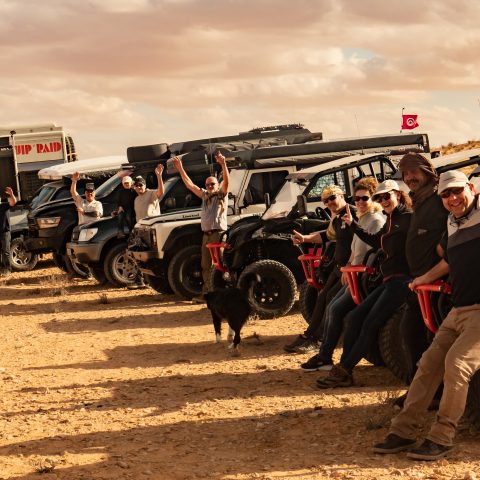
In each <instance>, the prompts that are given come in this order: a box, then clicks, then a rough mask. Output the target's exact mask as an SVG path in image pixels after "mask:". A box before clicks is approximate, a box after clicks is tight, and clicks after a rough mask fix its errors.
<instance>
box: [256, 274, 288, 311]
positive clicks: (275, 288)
mask: <svg viewBox="0 0 480 480" xmlns="http://www.w3.org/2000/svg"><path fill="white" fill-rule="evenodd" d="M281 291H282V287H281V285H280V284H279V283H278V282H277V280H276V279H274V278H268V277H267V278H265V277H262V280H261V282H254V283H253V285H252V296H253V298H254V299H255V302H256V303H258V304H259V305H264V306H269V307H270V306H271V307H273V306H275V305H276V304H277V303H278V301H279V300H280V294H281Z"/></svg>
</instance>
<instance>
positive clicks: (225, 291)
mask: <svg viewBox="0 0 480 480" xmlns="http://www.w3.org/2000/svg"><path fill="white" fill-rule="evenodd" d="M204 297H205V300H206V301H207V307H208V308H209V309H210V311H211V312H212V320H213V327H214V328H215V336H216V339H217V342H219V341H220V339H221V322H222V319H223V320H226V321H227V322H228V326H229V327H230V328H229V332H228V337H227V340H229V341H232V337H233V348H234V350H236V349H237V347H238V344H239V343H240V330H241V329H242V327H243V325H244V324H245V322H246V321H247V318H248V317H249V315H250V311H251V308H250V304H249V303H248V300H247V299H246V298H245V294H244V293H243V291H242V290H240V289H239V288H222V289H218V290H215V291H213V292H208V293H206V294H205V295H204ZM233 333H235V336H233Z"/></svg>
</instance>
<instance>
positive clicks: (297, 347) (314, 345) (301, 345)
mask: <svg viewBox="0 0 480 480" xmlns="http://www.w3.org/2000/svg"><path fill="white" fill-rule="evenodd" d="M319 348H320V343H319V342H318V341H317V340H315V339H313V338H311V337H307V336H305V335H299V336H298V337H297V338H296V339H295V340H294V341H293V342H292V343H288V344H287V345H285V346H284V347H283V349H284V350H285V351H286V352H288V353H308V352H315V351H316V350H318V349H319Z"/></svg>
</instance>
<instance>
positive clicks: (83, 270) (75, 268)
mask: <svg viewBox="0 0 480 480" xmlns="http://www.w3.org/2000/svg"><path fill="white" fill-rule="evenodd" d="M64 258H65V269H66V270H67V273H68V274H69V275H71V276H72V277H78V278H83V279H86V278H88V277H89V276H90V269H89V268H88V267H87V266H86V265H82V264H81V263H78V262H75V261H74V260H72V259H71V258H70V257H69V256H68V255H65V257H64Z"/></svg>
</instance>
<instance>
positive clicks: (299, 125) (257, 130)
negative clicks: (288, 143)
mask: <svg viewBox="0 0 480 480" xmlns="http://www.w3.org/2000/svg"><path fill="white" fill-rule="evenodd" d="M303 127H304V125H303V124H302V123H287V124H285V125H272V126H270V127H255V128H252V129H251V130H248V132H240V134H242V133H262V132H277V131H280V130H294V129H301V128H303Z"/></svg>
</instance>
